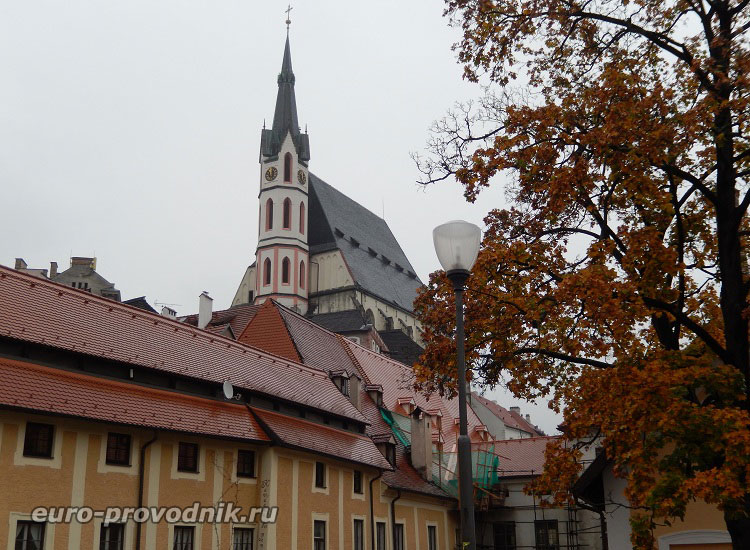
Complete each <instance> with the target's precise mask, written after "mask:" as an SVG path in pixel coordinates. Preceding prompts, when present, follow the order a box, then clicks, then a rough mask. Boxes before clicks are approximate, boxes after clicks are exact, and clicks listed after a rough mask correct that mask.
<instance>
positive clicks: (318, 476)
mask: <svg viewBox="0 0 750 550" xmlns="http://www.w3.org/2000/svg"><path fill="white" fill-rule="evenodd" d="M315 486H316V487H319V488H321V489H325V487H326V465H325V464H323V463H322V462H316V463H315Z"/></svg>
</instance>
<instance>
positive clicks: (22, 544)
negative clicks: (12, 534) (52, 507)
mask: <svg viewBox="0 0 750 550" xmlns="http://www.w3.org/2000/svg"><path fill="white" fill-rule="evenodd" d="M41 548H44V524H43V523H37V522H35V521H19V522H18V523H17V524H16V546H15V549H16V550H38V549H41Z"/></svg>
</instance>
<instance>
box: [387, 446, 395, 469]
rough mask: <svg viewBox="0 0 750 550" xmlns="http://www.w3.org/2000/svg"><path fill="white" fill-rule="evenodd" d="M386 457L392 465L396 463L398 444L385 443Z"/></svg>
mask: <svg viewBox="0 0 750 550" xmlns="http://www.w3.org/2000/svg"><path fill="white" fill-rule="evenodd" d="M385 459H386V460H387V461H388V462H390V464H391V466H395V465H396V445H395V444H393V443H386V445H385Z"/></svg>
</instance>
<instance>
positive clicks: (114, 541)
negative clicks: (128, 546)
mask: <svg viewBox="0 0 750 550" xmlns="http://www.w3.org/2000/svg"><path fill="white" fill-rule="evenodd" d="M124 540H125V525H124V524H122V523H109V524H106V523H103V524H102V528H101V531H100V532H99V550H122V548H123V541H124Z"/></svg>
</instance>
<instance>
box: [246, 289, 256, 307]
mask: <svg viewBox="0 0 750 550" xmlns="http://www.w3.org/2000/svg"><path fill="white" fill-rule="evenodd" d="M254 299H255V292H253V291H252V290H251V291H250V292H248V293H247V302H248V303H250V304H252V303H253V300H254Z"/></svg>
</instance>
